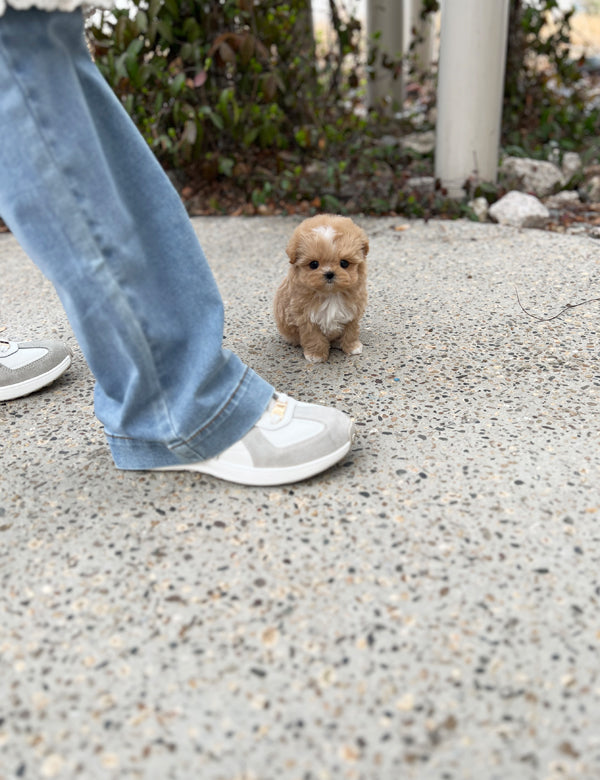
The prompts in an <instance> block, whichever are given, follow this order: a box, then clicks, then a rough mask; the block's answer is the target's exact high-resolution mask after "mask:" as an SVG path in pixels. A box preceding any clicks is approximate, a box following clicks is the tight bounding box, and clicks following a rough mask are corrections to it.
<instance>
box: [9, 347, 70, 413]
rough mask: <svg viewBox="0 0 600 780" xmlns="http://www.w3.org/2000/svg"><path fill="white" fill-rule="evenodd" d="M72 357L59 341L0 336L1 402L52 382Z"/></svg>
mask: <svg viewBox="0 0 600 780" xmlns="http://www.w3.org/2000/svg"><path fill="white" fill-rule="evenodd" d="M72 357H73V353H72V352H71V350H70V349H69V347H67V345H66V344H63V343H62V342H61V341H27V342H19V343H17V342H16V341H5V340H4V339H0V401H10V400H12V399H13V398H20V397H21V396H23V395H29V393H33V392H34V391H35V390H39V389H40V388H41V387H45V386H46V385H49V384H50V382H54V380H55V379H57V378H58V377H59V376H60V375H61V374H64V372H65V371H66V370H67V368H69V366H70V365H71V358H72Z"/></svg>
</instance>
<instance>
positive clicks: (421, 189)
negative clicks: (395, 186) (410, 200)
mask: <svg viewBox="0 0 600 780" xmlns="http://www.w3.org/2000/svg"><path fill="white" fill-rule="evenodd" d="M405 188H406V189H407V190H416V191H417V192H418V193H420V194H421V195H429V193H431V192H433V191H434V190H435V178H434V177H433V176H412V177H411V178H410V179H407V180H406V185H405Z"/></svg>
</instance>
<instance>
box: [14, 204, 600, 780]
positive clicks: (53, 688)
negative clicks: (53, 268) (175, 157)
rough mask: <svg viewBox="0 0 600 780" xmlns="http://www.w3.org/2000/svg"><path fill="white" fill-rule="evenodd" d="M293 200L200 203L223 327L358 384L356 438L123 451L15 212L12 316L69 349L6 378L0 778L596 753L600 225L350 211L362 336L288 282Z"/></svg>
mask: <svg viewBox="0 0 600 780" xmlns="http://www.w3.org/2000/svg"><path fill="white" fill-rule="evenodd" d="M297 221H298V220H296V219H292V218H265V219H262V218H253V219H241V218H240V219H218V218H201V219H196V220H195V221H194V224H195V226H196V228H197V231H198V234H199V236H200V237H201V241H202V244H203V246H204V248H205V250H206V253H207V255H208V257H209V259H210V261H211V264H212V266H213V269H214V271H215V275H216V276H217V279H218V282H219V284H220V287H221V291H222V293H223V297H224V300H225V303H226V312H227V326H226V344H227V345H228V346H230V347H231V348H233V349H235V350H236V351H237V352H238V353H239V354H240V355H241V356H242V357H243V358H244V359H245V360H246V361H247V362H249V363H250V364H251V365H252V366H253V367H255V368H256V369H258V370H259V372H261V373H262V374H263V375H264V376H265V377H266V378H267V379H269V380H270V381H271V382H273V384H275V385H276V386H277V387H278V388H280V389H281V390H284V391H287V392H290V393H292V394H294V395H295V396H296V397H298V398H301V399H304V400H315V401H319V402H323V403H328V404H333V405H335V406H338V407H339V408H341V409H344V410H346V411H348V412H349V413H351V414H353V415H354V416H355V417H356V419H357V425H358V430H359V436H358V438H357V441H356V443H355V446H354V449H353V450H352V452H351V455H350V456H349V457H348V458H347V460H346V461H345V462H343V463H342V464H341V465H340V466H339V467H337V468H335V469H334V470H332V471H330V472H329V473H327V474H325V475H322V476H320V477H319V478H316V479H313V480H311V481H309V482H307V483H304V484H301V485H296V486H294V487H285V488H277V489H252V488H242V487H236V486H232V485H227V484H225V483H220V482H218V481H216V480H214V479H211V478H208V477H198V476H195V475H192V474H174V473H163V474H160V473H156V474H152V473H124V472H118V471H116V470H115V469H114V468H113V466H112V462H111V460H110V456H109V453H108V449H107V447H106V446H105V443H104V439H103V434H102V431H101V428H100V426H99V424H98V423H97V422H96V421H95V419H94V417H93V408H92V387H93V383H92V379H91V376H90V373H89V371H88V369H87V367H86V365H85V363H84V361H83V359H82V357H81V353H80V352H79V350H78V349H77V345H76V344H75V343H74V339H73V336H72V333H71V331H70V329H69V326H68V324H67V322H66V320H65V317H64V314H63V312H62V309H61V307H60V305H59V303H58V301H57V298H56V296H55V295H54V293H53V291H52V289H51V287H50V286H49V284H48V283H47V282H46V281H45V280H44V279H43V278H42V277H41V276H40V275H39V273H38V272H37V270H36V269H35V268H34V267H33V266H32V265H31V263H30V261H29V260H28V259H27V258H26V257H25V256H24V254H23V253H22V252H21V251H20V250H19V249H18V247H17V244H16V243H15V241H14V239H13V238H12V237H10V236H6V235H5V236H0V269H1V277H2V287H1V293H0V295H1V299H0V301H1V309H0V325H2V324H6V325H8V326H9V328H8V330H7V331H6V334H7V335H8V336H9V337H11V338H21V339H26V338H30V337H31V338H34V337H35V338H38V337H40V338H41V337H48V336H57V337H59V338H63V339H65V340H66V341H67V342H69V343H70V344H71V346H73V347H74V349H75V355H76V357H75V362H74V364H73V366H72V368H71V369H70V370H69V372H68V373H67V374H66V375H65V376H64V377H63V378H61V379H60V380H59V381H57V382H56V383H55V384H54V385H53V386H52V387H51V388H48V389H47V390H44V391H41V392H39V393H37V394H36V395H32V396H30V397H28V398H24V399H21V400H18V401H13V402H8V403H4V404H0V426H1V427H0V430H1V439H0V441H1V448H0V465H1V477H0V479H1V493H0V659H1V666H0V670H1V671H0V778H1V779H2V780H5V778H7V779H8V778H26V779H27V780H29V779H31V780H38V779H39V778H83V780H94V779H95V778H119V780H121V779H127V780H130V779H133V778H144V779H146V778H147V779H149V780H154V779H155V778H156V780H169V779H172V778H173V779H177V780H180V779H181V780H405V779H411V778H418V779H419V780H421V779H423V780H429V779H430V778H431V779H432V780H433V779H435V780H437V779H439V780H466V779H468V778H473V779H474V780H530V779H531V780H538V779H539V780H554V779H555V778H556V780H558V779H559V778H561V779H562V778H578V779H579V778H585V779H586V780H588V779H589V780H594V779H595V778H598V777H600V573H599V563H600V527H599V518H600V447H599V445H600V433H599V427H600V418H599V411H600V407H599V401H600V365H599V347H600V342H599V339H598V334H599V331H600V304H598V303H593V304H589V305H586V306H581V307H578V308H574V309H572V310H569V311H567V312H566V314H565V315H564V316H562V317H561V318H559V319H556V320H554V321H552V322H547V323H540V322H537V321H535V320H534V319H532V318H530V317H528V316H527V315H526V314H524V312H523V311H522V310H521V308H520V307H519V305H518V303H517V300H516V294H515V286H516V289H517V290H518V292H519V295H520V297H521V301H522V303H523V306H525V308H527V309H528V310H531V311H532V312H534V313H535V314H537V315H539V316H545V315H548V316H550V315H552V314H555V313H557V312H558V311H559V310H560V309H561V308H562V307H563V306H564V305H566V304H568V303H570V304H575V303H578V302H579V301H582V300H584V299H586V298H594V297H598V295H599V292H598V290H599V282H600V246H599V245H598V244H597V243H595V242H594V241H593V240H592V239H589V238H584V237H573V236H560V235H556V234H552V233H545V232H538V231H525V232H519V231H517V230H514V229H511V228H501V227H498V226H493V225H480V224H474V223H467V222H457V223H450V222H431V223H429V224H424V223H421V222H416V223H411V224H410V225H408V227H407V229H405V230H398V229H397V228H398V227H400V226H402V221H401V220H396V219H388V218H386V219H357V221H358V222H359V223H360V224H361V226H363V227H364V228H365V229H366V230H367V232H368V234H369V237H370V241H371V252H370V305H369V308H368V312H367V314H366V316H365V318H364V321H363V328H362V336H363V342H364V344H365V350H364V354H363V355H362V356H360V357H356V358H347V357H345V356H343V355H342V354H341V353H339V352H334V353H333V355H332V358H331V360H330V362H329V363H328V364H326V365H319V366H313V365H309V364H307V363H306V362H305V361H304V359H303V357H302V355H301V353H300V351H299V350H298V349H295V348H292V347H289V346H287V345H285V344H284V343H282V341H281V340H280V339H279V337H278V335H277V333H276V331H275V328H274V325H273V320H272V316H271V301H272V296H273V293H274V291H275V288H276V286H277V284H278V283H279V281H280V279H281V278H282V276H283V274H284V273H285V269H286V258H285V255H284V247H285V244H286V242H287V239H288V237H289V235H290V233H291V231H292V229H293V227H294V226H295V224H296V223H297Z"/></svg>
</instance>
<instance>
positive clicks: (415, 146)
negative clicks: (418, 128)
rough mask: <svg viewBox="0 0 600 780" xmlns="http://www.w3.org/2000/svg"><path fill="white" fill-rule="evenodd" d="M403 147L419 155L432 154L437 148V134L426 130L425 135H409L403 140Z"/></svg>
mask: <svg viewBox="0 0 600 780" xmlns="http://www.w3.org/2000/svg"><path fill="white" fill-rule="evenodd" d="M402 146H403V147H404V148H405V149H410V150H411V151H413V152H417V154H431V152H433V150H434V148H435V132H434V131H433V130H426V131H425V132H423V133H409V134H408V135H405V136H404V138H403V139H402Z"/></svg>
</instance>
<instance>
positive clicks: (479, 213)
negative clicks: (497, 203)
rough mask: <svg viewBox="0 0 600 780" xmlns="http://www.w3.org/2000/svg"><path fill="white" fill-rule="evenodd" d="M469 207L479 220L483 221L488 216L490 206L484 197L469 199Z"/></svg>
mask: <svg viewBox="0 0 600 780" xmlns="http://www.w3.org/2000/svg"><path fill="white" fill-rule="evenodd" d="M469 208H470V209H471V211H472V212H473V213H474V214H475V216H476V217H477V219H478V220H479V221H480V222H485V221H486V219H487V218H488V213H489V210H490V207H489V204H488V202H487V200H486V199H485V198H484V197H481V198H475V199H474V200H470V201H469Z"/></svg>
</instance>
